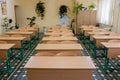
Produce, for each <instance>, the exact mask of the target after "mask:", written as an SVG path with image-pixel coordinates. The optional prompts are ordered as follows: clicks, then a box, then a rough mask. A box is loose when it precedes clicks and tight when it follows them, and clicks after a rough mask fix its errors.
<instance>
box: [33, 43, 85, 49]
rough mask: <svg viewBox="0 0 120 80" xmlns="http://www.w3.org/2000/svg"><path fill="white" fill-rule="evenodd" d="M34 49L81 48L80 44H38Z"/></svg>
mask: <svg viewBox="0 0 120 80" xmlns="http://www.w3.org/2000/svg"><path fill="white" fill-rule="evenodd" d="M35 49H36V50H83V48H82V46H81V45H80V44H38V45H37V47H36V48H35Z"/></svg>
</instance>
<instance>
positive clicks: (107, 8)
mask: <svg viewBox="0 0 120 80" xmlns="http://www.w3.org/2000/svg"><path fill="white" fill-rule="evenodd" d="M113 4H114V0H99V9H98V20H99V23H102V24H107V25H111V24H112V20H113V16H112V15H113Z"/></svg>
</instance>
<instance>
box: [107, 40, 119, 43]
mask: <svg viewBox="0 0 120 80" xmlns="http://www.w3.org/2000/svg"><path fill="white" fill-rule="evenodd" d="M108 42H109V43H120V40H109V41H108Z"/></svg>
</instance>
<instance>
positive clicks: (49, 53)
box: [35, 52, 55, 56]
mask: <svg viewBox="0 0 120 80" xmlns="http://www.w3.org/2000/svg"><path fill="white" fill-rule="evenodd" d="M54 55H55V54H54V53H51V52H40V53H37V54H36V55H35V56H54Z"/></svg>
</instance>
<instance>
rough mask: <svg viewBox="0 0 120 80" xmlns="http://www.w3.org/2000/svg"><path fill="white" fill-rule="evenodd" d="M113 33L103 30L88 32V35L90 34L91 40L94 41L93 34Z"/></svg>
mask: <svg viewBox="0 0 120 80" xmlns="http://www.w3.org/2000/svg"><path fill="white" fill-rule="evenodd" d="M109 34H111V33H110V32H108V31H102V32H97V31H96V32H88V35H89V36H90V40H91V41H93V36H94V35H109Z"/></svg>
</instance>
